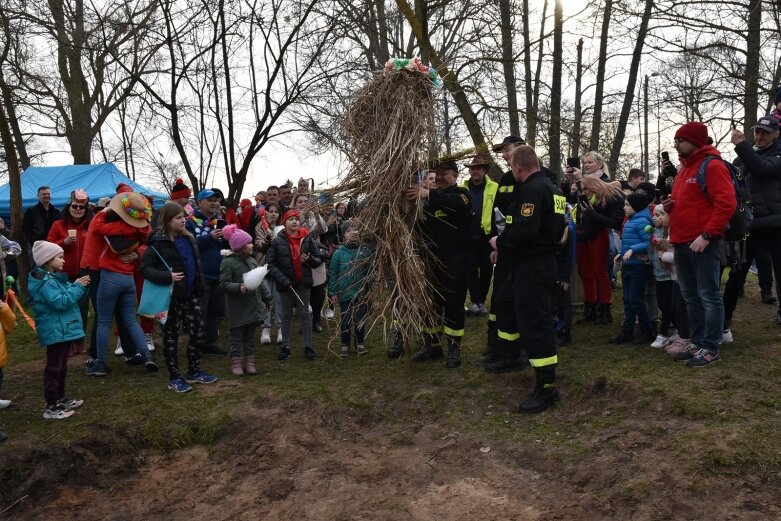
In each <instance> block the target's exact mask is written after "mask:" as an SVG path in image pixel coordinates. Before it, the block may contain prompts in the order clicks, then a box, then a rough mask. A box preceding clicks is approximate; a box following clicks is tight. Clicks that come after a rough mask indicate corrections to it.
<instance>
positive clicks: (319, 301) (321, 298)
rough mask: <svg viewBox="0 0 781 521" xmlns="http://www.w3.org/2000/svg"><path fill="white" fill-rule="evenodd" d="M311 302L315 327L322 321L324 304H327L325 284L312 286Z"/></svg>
mask: <svg viewBox="0 0 781 521" xmlns="http://www.w3.org/2000/svg"><path fill="white" fill-rule="evenodd" d="M309 303H310V304H311V305H312V327H314V326H315V325H317V324H319V323H320V313H321V312H322V311H323V304H325V284H320V285H319V286H312V294H311V296H310V297H309Z"/></svg>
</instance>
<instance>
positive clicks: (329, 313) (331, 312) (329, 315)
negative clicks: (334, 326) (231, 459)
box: [325, 308, 334, 320]
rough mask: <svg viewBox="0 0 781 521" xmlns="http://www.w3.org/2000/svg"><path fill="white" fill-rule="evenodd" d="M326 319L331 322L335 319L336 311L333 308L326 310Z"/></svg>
mask: <svg viewBox="0 0 781 521" xmlns="http://www.w3.org/2000/svg"><path fill="white" fill-rule="evenodd" d="M325 318H327V319H329V320H330V319H332V318H334V310H333V309H331V308H326V309H325Z"/></svg>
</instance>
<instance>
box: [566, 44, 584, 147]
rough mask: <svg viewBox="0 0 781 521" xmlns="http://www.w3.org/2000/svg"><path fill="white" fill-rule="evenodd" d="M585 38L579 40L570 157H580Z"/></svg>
mask: <svg viewBox="0 0 781 521" xmlns="http://www.w3.org/2000/svg"><path fill="white" fill-rule="evenodd" d="M582 104H583V38H581V39H580V40H578V61H577V65H576V66H575V115H574V116H573V118H572V138H571V140H570V149H569V155H570V157H580V147H581V145H580V124H581V121H582V120H583V107H582Z"/></svg>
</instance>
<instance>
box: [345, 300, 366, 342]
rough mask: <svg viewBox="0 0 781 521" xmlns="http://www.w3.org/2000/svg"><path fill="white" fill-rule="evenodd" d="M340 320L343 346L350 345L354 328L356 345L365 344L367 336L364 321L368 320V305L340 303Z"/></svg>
mask: <svg viewBox="0 0 781 521" xmlns="http://www.w3.org/2000/svg"><path fill="white" fill-rule="evenodd" d="M339 309H340V310H341V311H340V315H341V316H340V318H339V329H340V330H341V333H342V345H343V346H349V345H350V333H351V332H352V328H353V326H355V344H356V345H361V344H363V338H364V334H365V327H364V321H365V320H366V314H367V312H368V306H367V305H366V304H358V303H357V302H356V303H353V301H352V300H347V301H345V302H340V303H339Z"/></svg>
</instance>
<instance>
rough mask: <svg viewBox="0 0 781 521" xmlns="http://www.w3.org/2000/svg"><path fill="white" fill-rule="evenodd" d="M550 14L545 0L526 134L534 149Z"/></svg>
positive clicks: (527, 140)
mask: <svg viewBox="0 0 781 521" xmlns="http://www.w3.org/2000/svg"><path fill="white" fill-rule="evenodd" d="M547 12H548V0H544V1H543V3H542V19H541V20H540V41H539V44H538V46H537V68H536V70H535V71H534V88H533V89H532V108H531V113H532V116H531V119H530V120H529V121H530V122H531V124H530V125H528V133H527V134H526V142H527V143H529V146H531V147H533V146H534V144H535V143H536V142H537V124H538V122H539V115H540V83H541V82H542V57H543V55H544V52H545V46H544V45H543V42H544V41H545V13H547Z"/></svg>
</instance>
